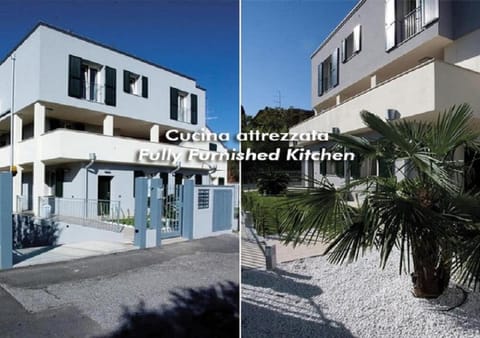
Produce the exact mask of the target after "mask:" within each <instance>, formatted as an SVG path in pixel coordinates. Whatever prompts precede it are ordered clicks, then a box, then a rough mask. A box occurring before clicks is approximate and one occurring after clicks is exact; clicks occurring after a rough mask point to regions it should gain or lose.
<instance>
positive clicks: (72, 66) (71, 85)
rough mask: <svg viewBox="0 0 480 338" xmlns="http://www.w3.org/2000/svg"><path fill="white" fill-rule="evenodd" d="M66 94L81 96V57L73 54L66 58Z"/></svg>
mask: <svg viewBox="0 0 480 338" xmlns="http://www.w3.org/2000/svg"><path fill="white" fill-rule="evenodd" d="M68 96H72V97H78V98H81V97H82V59H81V58H79V57H77V56H73V55H69V58H68Z"/></svg>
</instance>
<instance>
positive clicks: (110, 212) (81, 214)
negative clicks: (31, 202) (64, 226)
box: [38, 196, 120, 231]
mask: <svg viewBox="0 0 480 338" xmlns="http://www.w3.org/2000/svg"><path fill="white" fill-rule="evenodd" d="M38 205H39V210H38V215H40V217H43V218H52V217H53V218H55V219H57V220H59V221H75V220H78V221H83V223H93V224H95V222H103V223H107V224H110V225H111V228H112V230H114V231H116V230H118V229H117V228H118V222H119V219H120V201H108V200H91V199H89V200H85V199H80V198H60V197H54V196H45V197H39V204H38Z"/></svg>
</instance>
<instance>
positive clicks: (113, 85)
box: [105, 66, 117, 106]
mask: <svg viewBox="0 0 480 338" xmlns="http://www.w3.org/2000/svg"><path fill="white" fill-rule="evenodd" d="M105 104H106V105H109V106H115V105H116V104H117V71H116V69H115V68H110V67H108V66H107V67H105Z"/></svg>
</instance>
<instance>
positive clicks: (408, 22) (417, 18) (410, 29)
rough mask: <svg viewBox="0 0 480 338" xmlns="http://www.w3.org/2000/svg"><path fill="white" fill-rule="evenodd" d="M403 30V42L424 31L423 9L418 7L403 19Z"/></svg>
mask: <svg viewBox="0 0 480 338" xmlns="http://www.w3.org/2000/svg"><path fill="white" fill-rule="evenodd" d="M401 23H402V25H403V29H402V34H403V36H402V41H404V40H407V39H409V38H410V37H412V36H414V35H415V34H417V33H418V32H420V30H421V29H422V7H420V6H419V7H417V8H415V9H414V10H413V11H411V12H410V13H408V14H407V15H405V17H404V18H403V21H402V22H401Z"/></svg>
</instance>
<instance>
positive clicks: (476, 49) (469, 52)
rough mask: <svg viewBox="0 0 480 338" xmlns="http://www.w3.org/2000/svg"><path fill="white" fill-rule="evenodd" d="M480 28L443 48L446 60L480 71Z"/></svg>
mask: <svg viewBox="0 0 480 338" xmlns="http://www.w3.org/2000/svg"><path fill="white" fill-rule="evenodd" d="M479 41H480V29H477V30H475V31H473V32H472V33H470V34H467V35H465V36H463V37H461V38H460V39H458V40H455V41H454V42H453V43H452V44H451V45H449V46H448V47H446V48H445V53H444V58H445V61H446V62H449V63H453V64H455V65H457V66H460V67H464V68H468V69H471V70H474V71H477V72H480V43H479Z"/></svg>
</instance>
